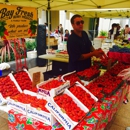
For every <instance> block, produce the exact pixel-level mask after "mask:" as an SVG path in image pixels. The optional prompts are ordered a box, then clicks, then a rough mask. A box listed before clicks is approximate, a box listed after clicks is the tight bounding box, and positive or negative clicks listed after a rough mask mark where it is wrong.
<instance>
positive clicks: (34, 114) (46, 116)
mask: <svg viewBox="0 0 130 130" xmlns="http://www.w3.org/2000/svg"><path fill="white" fill-rule="evenodd" d="M27 117H31V118H34V119H36V120H38V121H40V122H43V123H45V124H48V125H50V126H52V125H53V124H55V123H56V119H55V118H54V116H52V114H51V113H49V112H45V111H43V110H38V109H36V108H34V107H31V106H30V105H27Z"/></svg>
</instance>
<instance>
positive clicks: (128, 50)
mask: <svg viewBox="0 0 130 130" xmlns="http://www.w3.org/2000/svg"><path fill="white" fill-rule="evenodd" d="M109 51H110V52H121V53H130V45H127V47H120V46H118V45H114V46H113V47H112V48H110V49H109Z"/></svg>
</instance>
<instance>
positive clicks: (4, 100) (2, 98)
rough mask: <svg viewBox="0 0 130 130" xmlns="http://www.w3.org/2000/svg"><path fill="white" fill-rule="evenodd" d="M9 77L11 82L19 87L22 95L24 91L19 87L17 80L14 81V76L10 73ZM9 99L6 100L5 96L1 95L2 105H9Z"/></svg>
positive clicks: (0, 103)
mask: <svg viewBox="0 0 130 130" xmlns="http://www.w3.org/2000/svg"><path fill="white" fill-rule="evenodd" d="M8 76H9V77H10V79H11V81H13V82H14V84H15V86H16V87H17V89H18V91H19V92H20V93H21V92H22V90H21V88H20V86H19V85H18V83H17V82H16V80H15V79H14V77H13V75H12V74H11V73H10V74H9V75H8ZM7 98H8V97H7ZM7 98H4V97H3V95H2V94H1V93H0V105H4V104H6V103H7Z"/></svg>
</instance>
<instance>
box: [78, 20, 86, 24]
mask: <svg viewBox="0 0 130 130" xmlns="http://www.w3.org/2000/svg"><path fill="white" fill-rule="evenodd" d="M80 23H81V24H84V21H83V20H81V21H77V22H76V25H80Z"/></svg>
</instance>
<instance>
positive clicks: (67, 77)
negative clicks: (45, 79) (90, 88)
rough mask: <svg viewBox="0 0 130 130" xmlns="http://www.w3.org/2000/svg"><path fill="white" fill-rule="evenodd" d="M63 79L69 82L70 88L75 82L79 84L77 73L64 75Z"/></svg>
mask: <svg viewBox="0 0 130 130" xmlns="http://www.w3.org/2000/svg"><path fill="white" fill-rule="evenodd" d="M63 79H64V80H65V81H67V80H69V81H70V86H72V85H73V84H75V82H76V81H78V82H80V83H81V84H82V82H81V80H80V78H79V77H78V75H77V73H71V74H68V75H65V76H63Z"/></svg>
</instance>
